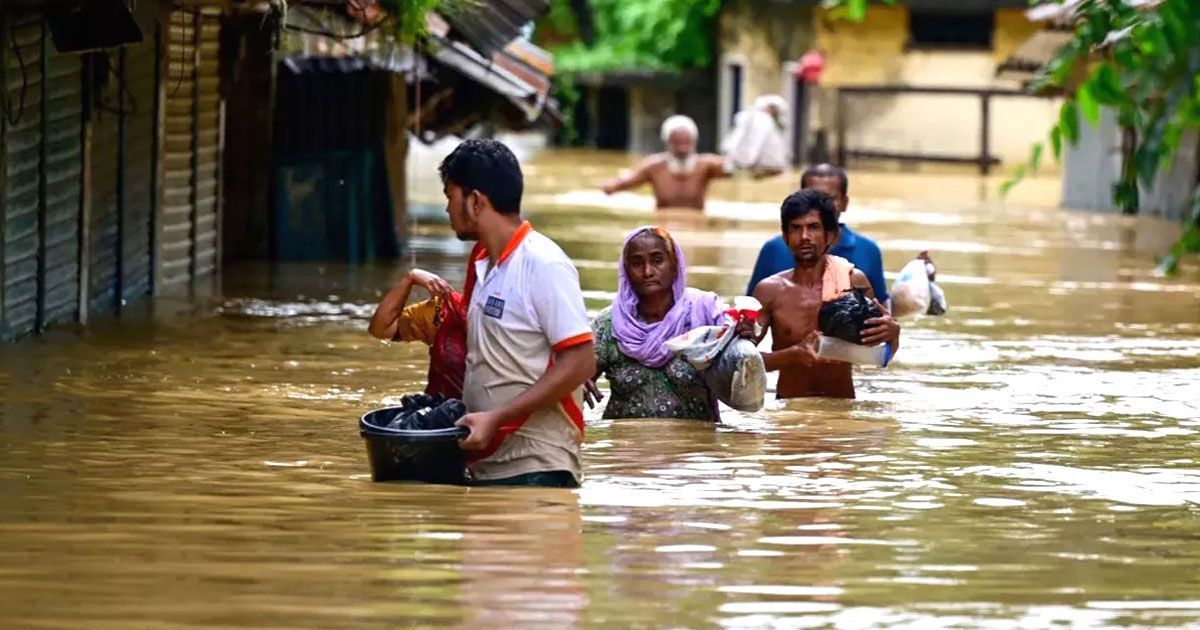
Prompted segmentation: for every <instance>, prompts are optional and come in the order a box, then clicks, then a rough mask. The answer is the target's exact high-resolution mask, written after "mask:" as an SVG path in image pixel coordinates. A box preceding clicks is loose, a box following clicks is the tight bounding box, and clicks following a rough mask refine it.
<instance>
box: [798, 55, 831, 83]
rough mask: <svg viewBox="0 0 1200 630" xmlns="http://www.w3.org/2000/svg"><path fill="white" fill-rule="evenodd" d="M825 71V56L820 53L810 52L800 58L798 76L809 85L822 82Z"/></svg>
mask: <svg viewBox="0 0 1200 630" xmlns="http://www.w3.org/2000/svg"><path fill="white" fill-rule="evenodd" d="M824 70H825V55H822V54H821V53H820V51H817V50H810V51H808V52H806V53H804V56H803V57H801V58H800V63H799V64H798V65H797V66H796V76H797V77H798V78H799V79H800V80H801V81H804V82H805V83H807V84H809V85H814V84H816V83H817V82H818V81H820V80H821V73H822V72H823V71H824Z"/></svg>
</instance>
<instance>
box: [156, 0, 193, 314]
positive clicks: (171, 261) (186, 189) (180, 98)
mask: <svg viewBox="0 0 1200 630" xmlns="http://www.w3.org/2000/svg"><path fill="white" fill-rule="evenodd" d="M196 22H197V16H196V15H195V14H193V13H190V12H186V11H174V12H172V13H171V14H170V15H169V17H168V22H167V47H166V48H167V76H166V81H165V83H166V85H165V86H164V89H165V90H166V111H165V112H164V125H163V127H164V128H163V141H162V159H163V201H162V207H161V209H160V211H159V220H158V226H157V230H158V235H159V257H158V264H159V274H158V283H157V286H156V289H157V290H165V289H169V288H171V287H177V286H186V285H187V283H188V282H189V280H190V279H191V275H192V234H193V232H192V208H193V195H192V193H193V187H192V181H193V179H192V178H193V175H194V167H195V163H194V160H193V157H194V151H195V143H194V141H195V120H196V117H195V109H194V108H195V104H196V102H195V98H194V97H195V93H196V90H195V86H196V80H195V79H196V45H195V37H196V28H195V25H196Z"/></svg>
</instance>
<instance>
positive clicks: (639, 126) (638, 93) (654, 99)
mask: <svg viewBox="0 0 1200 630" xmlns="http://www.w3.org/2000/svg"><path fill="white" fill-rule="evenodd" d="M675 112H676V108H675V92H674V91H668V90H656V89H653V88H641V87H635V88H630V90H629V150H630V151H631V152H633V153H657V152H659V151H662V150H663V144H662V140H661V139H660V137H659V130H660V128H661V127H662V121H664V120H666V118H667V117H668V116H671V115H672V114H674V113H675Z"/></svg>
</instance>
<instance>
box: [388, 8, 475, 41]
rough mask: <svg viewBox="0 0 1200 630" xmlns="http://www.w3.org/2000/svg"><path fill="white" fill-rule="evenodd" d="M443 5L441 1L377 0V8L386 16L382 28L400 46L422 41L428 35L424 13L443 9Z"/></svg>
mask: <svg viewBox="0 0 1200 630" xmlns="http://www.w3.org/2000/svg"><path fill="white" fill-rule="evenodd" d="M455 1H458V0H455ZM443 4H445V3H443V1H442V0H379V6H380V7H381V8H382V9H383V10H384V11H385V12H387V14H388V17H387V22H386V23H385V24H384V28H386V29H388V30H389V31H391V33H392V36H393V37H395V38H396V40H397V41H399V42H400V43H402V44H413V43H417V42H420V41H422V40H424V39H425V37H426V36H427V35H428V34H429V33H428V32H427V30H426V28H425V13H426V12H427V11H434V10H438V9H444V8H445V7H443V6H442V5H443Z"/></svg>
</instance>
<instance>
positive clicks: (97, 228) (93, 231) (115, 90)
mask: <svg viewBox="0 0 1200 630" xmlns="http://www.w3.org/2000/svg"><path fill="white" fill-rule="evenodd" d="M111 54H112V55H116V51H115V50H114V51H111ZM95 59H96V62H97V63H105V64H108V63H111V64H112V65H111V67H113V68H115V67H116V61H115V59H109V60H106V59H104V58H103V57H98V58H95ZM96 71H97V72H104V73H106V74H107V73H109V72H110V69H109V67H108V66H107V65H106V67H103V68H99V69H96ZM118 78H119V77H114V76H109V77H108V80H107V83H106V87H105V90H104V91H103V93H102V94H100V95H99V98H98V99H95V100H98V101H99V102H98V103H96V105H95V106H96V111H95V112H94V113H93V114H92V118H91V120H92V150H91V171H92V172H91V177H92V179H91V182H92V206H91V215H90V217H89V219H88V232H87V233H88V314H89V315H112V314H113V313H115V312H116V308H117V232H118V230H117V210H118V199H117V179H118V173H119V168H120V160H119V156H120V144H121V138H120V125H121V112H120V99H119V94H120V85H119V80H118ZM95 100H94V101H93V102H95Z"/></svg>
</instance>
